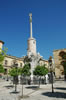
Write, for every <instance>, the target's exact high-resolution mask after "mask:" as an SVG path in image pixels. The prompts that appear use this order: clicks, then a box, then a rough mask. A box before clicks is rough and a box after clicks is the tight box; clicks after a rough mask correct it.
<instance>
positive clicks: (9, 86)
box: [4, 85, 14, 89]
mask: <svg viewBox="0 0 66 100" xmlns="http://www.w3.org/2000/svg"><path fill="white" fill-rule="evenodd" d="M4 87H6V88H7V89H10V88H13V87H14V86H13V85H7V86H4Z"/></svg>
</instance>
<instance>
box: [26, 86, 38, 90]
mask: <svg viewBox="0 0 66 100" xmlns="http://www.w3.org/2000/svg"><path fill="white" fill-rule="evenodd" d="M26 88H27V89H33V90H35V89H38V88H39V86H28V87H26Z"/></svg>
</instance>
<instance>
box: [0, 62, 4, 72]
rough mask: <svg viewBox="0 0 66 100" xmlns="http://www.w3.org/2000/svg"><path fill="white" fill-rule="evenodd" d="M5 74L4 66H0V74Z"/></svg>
mask: <svg viewBox="0 0 66 100" xmlns="http://www.w3.org/2000/svg"><path fill="white" fill-rule="evenodd" d="M3 72H4V68H3V65H1V64H0V73H3Z"/></svg>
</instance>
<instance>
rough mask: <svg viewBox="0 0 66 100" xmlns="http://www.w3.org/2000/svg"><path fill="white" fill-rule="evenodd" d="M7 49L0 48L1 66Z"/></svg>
mask: <svg viewBox="0 0 66 100" xmlns="http://www.w3.org/2000/svg"><path fill="white" fill-rule="evenodd" d="M7 50H8V49H7V48H6V47H4V48H3V50H2V49H1V48H0V64H3V61H4V58H5V56H6V53H7Z"/></svg>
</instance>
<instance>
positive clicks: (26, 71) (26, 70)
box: [22, 64, 31, 76]
mask: <svg viewBox="0 0 66 100" xmlns="http://www.w3.org/2000/svg"><path fill="white" fill-rule="evenodd" d="M30 69H31V67H30V64H25V65H24V67H23V69H22V74H24V75H25V76H30V75H31V72H30Z"/></svg>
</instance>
